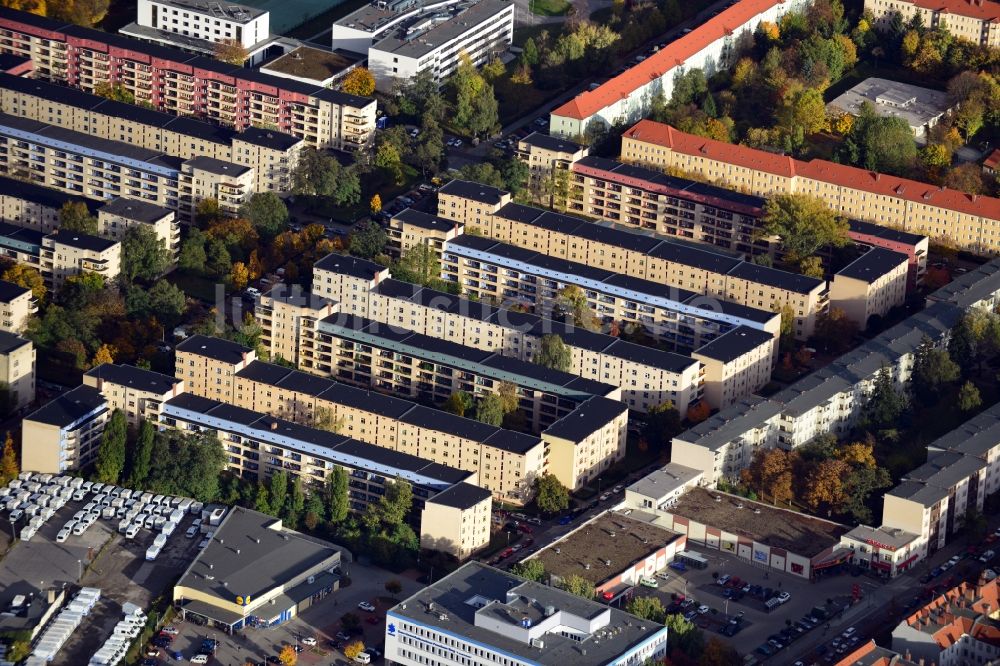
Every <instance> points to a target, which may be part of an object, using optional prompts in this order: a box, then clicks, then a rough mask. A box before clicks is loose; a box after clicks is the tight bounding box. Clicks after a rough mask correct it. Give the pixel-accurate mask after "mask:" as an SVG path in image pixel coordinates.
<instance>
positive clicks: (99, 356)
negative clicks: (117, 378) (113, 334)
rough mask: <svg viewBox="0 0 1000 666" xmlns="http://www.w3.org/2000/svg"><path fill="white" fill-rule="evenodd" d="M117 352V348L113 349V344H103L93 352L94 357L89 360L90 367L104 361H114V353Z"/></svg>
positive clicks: (94, 366)
mask: <svg viewBox="0 0 1000 666" xmlns="http://www.w3.org/2000/svg"><path fill="white" fill-rule="evenodd" d="M117 353H118V350H117V349H115V346H114V345H109V344H103V345H101V346H100V347H99V348H98V349H97V351H96V352H94V358H93V360H91V362H90V365H91V367H93V368H96V367H97V366H99V365H103V364H105V363H114V362H115V354H117Z"/></svg>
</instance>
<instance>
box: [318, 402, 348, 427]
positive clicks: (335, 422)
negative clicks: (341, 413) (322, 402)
mask: <svg viewBox="0 0 1000 666" xmlns="http://www.w3.org/2000/svg"><path fill="white" fill-rule="evenodd" d="M312 427H313V428H316V429H317V430H325V431H327V432H340V431H341V429H342V428H343V427H344V419H342V418H336V417H335V416H334V411H333V409H331V408H330V407H317V408H316V410H315V411H314V412H313V422H312Z"/></svg>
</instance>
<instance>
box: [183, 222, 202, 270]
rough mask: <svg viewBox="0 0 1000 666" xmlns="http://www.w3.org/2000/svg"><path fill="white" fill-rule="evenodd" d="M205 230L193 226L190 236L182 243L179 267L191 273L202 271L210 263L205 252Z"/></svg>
mask: <svg viewBox="0 0 1000 666" xmlns="http://www.w3.org/2000/svg"><path fill="white" fill-rule="evenodd" d="M207 240H208V239H207V238H205V234H204V232H202V231H201V230H200V229H195V228H193V227H192V228H191V230H190V233H189V234H188V237H187V238H185V239H184V242H183V243H181V251H180V254H179V255H178V257H177V267H178V268H180V269H181V270H182V271H188V272H191V273H201V272H203V271H204V270H205V265H206V264H207V263H208V255H206V254H205V242H206V241H207Z"/></svg>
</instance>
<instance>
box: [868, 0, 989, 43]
mask: <svg viewBox="0 0 1000 666" xmlns="http://www.w3.org/2000/svg"><path fill="white" fill-rule="evenodd" d="M865 11H866V12H869V13H871V15H872V16H873V17H874V18H875V26H876V27H878V28H881V29H886V28H888V26H889V21H890V20H891V18H892V16H893V15H894V14H899V15H900V16H901V17H902V19H903V23H904V24H908V23H909V22H910V21H911V20H912V19H913V17H914V16H919V17H920V23H921V24H922V25H923V26H924V27H925V28H938V27H941V28H946V29H947V30H948V32H949V33H951V34H952V35H953V36H955V37H957V38H959V39H964V40H966V41H969V42H972V43H973V44H980V45H982V46H989V47H992V48H1000V23H997V17H998V16H1000V3H997V2H991V0H973V1H972V2H966V1H965V0H945V1H944V2H928V0H914V1H911V2H908V1H907V0H865Z"/></svg>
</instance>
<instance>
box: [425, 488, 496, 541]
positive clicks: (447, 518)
mask: <svg viewBox="0 0 1000 666" xmlns="http://www.w3.org/2000/svg"><path fill="white" fill-rule="evenodd" d="M492 508H493V501H492V498H491V496H490V493H489V491H484V490H483V489H482V488H479V487H478V486H473V485H471V484H469V483H460V484H456V485H455V486H452V487H451V488H449V489H448V490H444V491H442V492H441V493H439V494H437V495H435V496H434V497H432V498H431V499H429V500H427V501H426V502H425V503H424V510H423V513H421V514H420V547H421V548H429V549H431V550H437V551H441V552H444V553H451V554H452V555H454V556H455V557H457V558H459V559H465V558H466V557H468V556H470V555H472V554H473V553H475V552H476V551H477V550H479V549H481V548H483V547H484V546H486V545H487V544H489V542H490V525H491V520H490V519H491V517H492Z"/></svg>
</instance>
